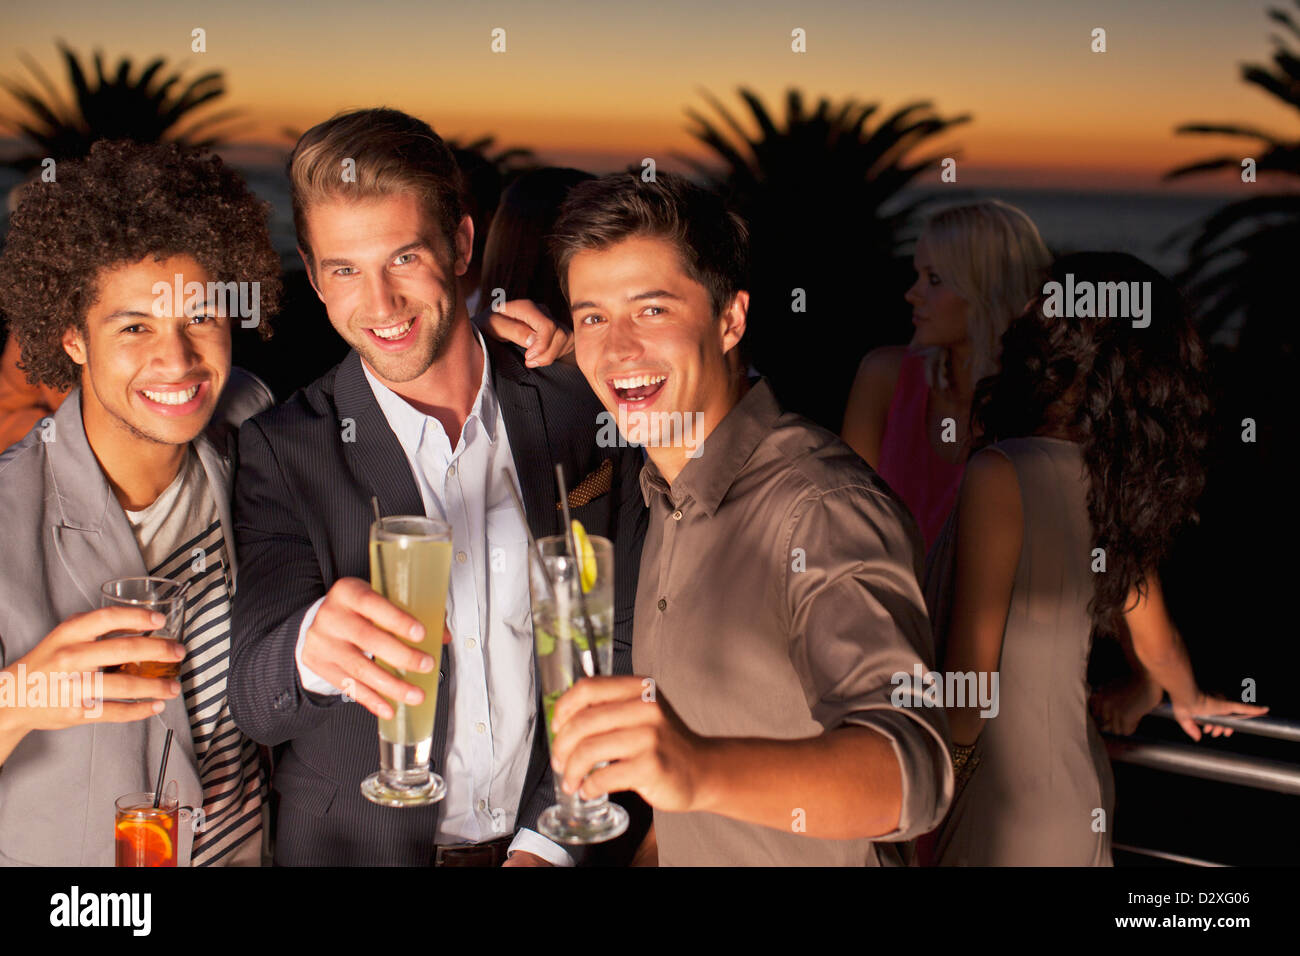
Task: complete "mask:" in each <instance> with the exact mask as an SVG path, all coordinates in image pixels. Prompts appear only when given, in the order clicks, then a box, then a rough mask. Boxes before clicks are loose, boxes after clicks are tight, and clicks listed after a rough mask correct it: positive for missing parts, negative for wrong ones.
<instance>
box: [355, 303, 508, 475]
mask: <svg viewBox="0 0 1300 956" xmlns="http://www.w3.org/2000/svg"><path fill="white" fill-rule="evenodd" d="M471 329H472V330H473V332H474V340H475V341H476V342H478V347H479V349H480V350H481V351H482V352H483V377H482V379H480V381H479V386H478V394H477V395H475V396H474V404H473V406H471V408H470V412H469V416H468V417H467V418H466V419H465V426H466V427H467V428H468V427H469V423H470V421H471V420H472V421H476V422H477V423H478V426H479V427H481V428H482V429H483V431H484V432H485V433H486V434H487V438H488V442H489V443H490V444H496V440H497V419H498V417H499V414H498V413H499V411H500V408H499V406H498V404H497V397H496V392H495V391H494V390H493V388H492V360H491V359H490V358H489V357H488V351H487V347H486V346H485V345H484V344H483V336H482V334H481V333H480V332H479V330H478V329H476V328H473V324H472V323H471ZM361 370H362V372H364V373H365V376H366V381H367V382H369V383H370V390H371V391H372V392H374V393H375V401H377V402H378V403H379V408H380V410H381V411H382V412H383V413H384V417H385V418H387V419H388V424H389V425H390V426H392V429H393V434H394V435H396V436H397V440H398V441H399V442H401V444H402V447H403V448H404V449H406V450H407V451H408V452H409V453H412V454H414V452H415V451H416V449H418V448H419V447H420V441H421V440H422V438H423V436H424V429H425V427H426V426H427V425H428V424H429V423H430V422H436V421H437V419H436V418H434V417H433V416H432V415H426V414H424V412H422V411H420V410H419V409H417V408H415V407H414V406H412V405H411V404H410V403H409V402H408V401H407V400H406V399H404V398H402V396H400V395H398V394H397V393H396V392H394V391H393V390H392V389H391V388H389V387H388V386H387V385H385V384H384V383H383V382H381V381H379V379H378V378H376V377H375V374H374V373H373V372H371V371H370V367H369V366H368V365H366V363H365V362H362V363H361ZM439 427H440V428H441V427H442V426H441V425H439ZM449 440H450V439H449ZM452 451H453V452H454V451H455V449H454V448H453V449H452Z"/></svg>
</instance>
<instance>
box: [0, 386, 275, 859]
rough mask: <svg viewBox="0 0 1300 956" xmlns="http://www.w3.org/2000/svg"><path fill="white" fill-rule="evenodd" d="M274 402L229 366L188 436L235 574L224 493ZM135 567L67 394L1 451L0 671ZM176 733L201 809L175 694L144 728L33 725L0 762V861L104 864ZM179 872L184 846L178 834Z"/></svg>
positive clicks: (183, 782)
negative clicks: (208, 414) (240, 449)
mask: <svg viewBox="0 0 1300 956" xmlns="http://www.w3.org/2000/svg"><path fill="white" fill-rule="evenodd" d="M272 404H274V400H273V397H272V395H271V392H270V390H269V389H268V388H267V387H266V385H265V384H263V383H262V382H261V381H260V380H259V379H258V378H257V377H256V376H254V375H251V374H249V373H247V372H244V371H243V370H241V369H232V371H231V376H230V380H229V382H228V383H227V384H226V388H225V391H224V392H223V393H222V396H221V400H220V402H219V403H218V405H217V409H216V411H215V413H214V414H213V416H212V421H211V422H210V423H209V424H208V427H207V429H206V430H205V431H204V432H203V433H202V434H200V435H199V437H198V438H196V439H195V440H194V447H195V450H196V451H197V452H198V455H199V458H200V460H201V461H202V463H203V468H204V471H205V472H206V473H207V476H208V482H209V484H210V486H211V487H212V488H213V490H214V491H215V492H216V498H217V510H218V512H219V513H220V516H221V528H222V532H223V535H224V537H225V542H226V554H227V555H229V559H230V564H231V578H232V579H233V578H234V573H235V536H234V529H233V526H232V524H231V519H230V491H231V483H232V479H233V473H234V459H235V451H236V437H237V434H238V428H239V424H240V423H241V422H242V421H243V420H244V419H245V418H248V417H249V416H250V415H254V414H256V413H258V412H260V411H262V410H264V409H266V408H268V407H270V406H271V405H272ZM147 573H148V572H147V570H146V569H145V566H144V559H143V558H142V557H141V555H140V549H139V547H138V546H137V545H136V541H135V536H134V534H133V533H132V531H131V526H130V524H129V523H128V522H127V520H126V515H125V514H124V513H123V511H122V508H121V506H120V505H119V504H118V502H117V499H116V498H115V497H114V496H113V493H112V490H111V489H110V488H109V485H108V481H107V480H106V479H105V477H104V473H103V471H101V470H100V467H99V463H98V462H97V461H96V459H95V455H94V453H93V452H92V451H91V449H90V445H89V443H88V442H87V440H86V433H85V430H84V428H83V427H82V421H81V392H80V389H73V390H72V392H71V393H70V394H69V395H68V397H67V399H65V400H64V402H63V404H62V405H61V406H60V407H59V410H58V411H57V412H56V413H55V414H54V419H53V429H52V432H51V431H50V430H49V429H46V430H44V431H43V430H42V428H41V426H40V424H37V426H36V427H35V428H33V429H32V431H31V432H29V433H28V434H27V437H25V438H24V439H23V440H22V441H20V442H19V443H18V444H16V445H14V446H12V447H11V448H9V449H8V450H7V451H6V452H5V453H4V454H3V455H0V667H7V666H9V665H11V664H13V663H14V662H15V661H17V660H18V659H19V658H21V657H22V656H24V655H25V654H27V653H28V652H29V651H31V649H32V648H33V647H35V646H36V645H37V644H38V643H39V642H40V641H41V640H42V639H43V638H44V637H45V635H46V634H48V633H49V632H50V631H51V630H53V629H54V627H55V626H57V625H58V624H59V623H60V622H61V621H63V620H65V619H67V618H68V617H70V616H72V615H73V614H79V613H82V612H84V611H91V610H94V609H95V608H97V607H99V606H100V600H99V599H100V591H99V587H100V585H101V584H102V583H103V582H105V581H107V580H109V579H111V578H118V577H127V576H133V575H144V574H147ZM169 728H170V729H172V730H174V731H175V732H176V733H175V738H174V740H173V742H172V753H171V757H170V758H169V761H168V764H167V776H168V778H169V779H174V780H176V781H177V783H178V784H179V786H180V801H181V804H182V805H183V806H185V805H188V806H194V807H198V806H202V804H203V800H202V790H201V788H200V786H199V776H198V767H197V764H196V762H195V757H194V742H193V740H192V738H191V735H190V725H189V717H188V715H187V713H186V709H185V703H184V699H183V695H181V696H178V697H176V698H174V699H172V700H169V701H168V702H167V707H166V709H165V710H164V711H163V712H162V713H161V714H158V715H156V716H154V717H150V718H148V719H146V720H139V721H134V722H132V723H126V724H115V723H92V724H83V725H81V726H77V727H68V728H65V729H63V730H53V731H34V732H32V733H29V734H28V735H27V736H26V737H24V738H23V740H22V741H21V742H20V743H19V744H18V746H17V747H16V748H14V751H13V753H12V754H10V756H9V758H8V760H6V761H5V762H4V764H3V765H0V865H4V866H22V865H40V866H112V865H113V862H114V848H113V804H114V801H115V800H116V799H117V798H118V797H120V796H122V795H123V794H127V793H133V792H137V791H147V790H151V789H152V788H153V777H154V775H155V774H156V773H157V772H158V762H159V759H160V758H161V756H162V745H163V741H164V739H165V737H166V734H167V730H168V729H169ZM180 829H181V840H180V843H179V845H178V847H177V864H178V865H180V866H187V865H189V856H190V849H191V843H192V837H191V834H190V833H189V832H188V828H186V827H181V828H180Z"/></svg>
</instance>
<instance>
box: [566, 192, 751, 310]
mask: <svg viewBox="0 0 1300 956" xmlns="http://www.w3.org/2000/svg"><path fill="white" fill-rule="evenodd" d="M634 236H647V237H653V238H660V239H667V240H668V241H670V242H671V243H672V244H673V245H674V246H675V247H676V248H677V252H678V254H679V255H680V256H681V259H682V265H683V267H684V268H685V270H686V273H687V275H689V276H690V277H691V278H692V279H694V280H695V281H696V282H698V283H700V285H702V286H704V288H706V289H707V290H708V292H709V303H710V305H711V306H712V308H713V314H714V315H715V316H718V315H721V314H722V312H723V310H724V309H726V307H727V306H728V305H729V304H730V303H731V300H732V299H733V298H734V297H735V295H736V293H737V292H740V291H741V290H743V289H745V288H747V287H748V285H749V229H748V227H747V226H746V225H745V221H744V220H743V219H741V218H740V217H739V216H738V215H736V214H735V213H734V212H731V211H730V210H729V209H727V206H726V203H725V202H724V201H723V199H722V197H721V196H719V195H718V194H717V193H715V192H712V191H711V190H708V189H705V188H704V187H703V186H697V185H696V184H695V183H693V182H691V181H690V180H689V179H687V178H686V177H685V176H679V175H677V174H675V173H658V174H657V175H656V177H655V179H654V181H653V182H645V181H643V180H642V179H641V176H640V175H639V173H612V174H610V175H608V176H602V177H600V178H599V179H593V180H590V181H588V182H585V183H579V184H578V185H577V186H574V187H573V189H571V190H570V191H569V194H568V196H567V197H566V198H565V200H564V205H563V206H561V207H560V216H559V219H558V220H557V221H556V223H555V229H554V231H553V232H552V234H551V239H550V244H551V253H552V255H554V256H555V267H556V273H557V275H558V277H559V280H560V288H561V290H563V292H564V295H565V297H566V298H568V295H569V275H568V272H569V263H570V262H571V261H572V260H573V257H574V256H575V255H577V254H578V253H579V252H585V251H589V250H593V249H603V248H606V247H608V246H611V245H613V244H614V243H616V242H621V241H622V240H624V239H629V238H632V237H634Z"/></svg>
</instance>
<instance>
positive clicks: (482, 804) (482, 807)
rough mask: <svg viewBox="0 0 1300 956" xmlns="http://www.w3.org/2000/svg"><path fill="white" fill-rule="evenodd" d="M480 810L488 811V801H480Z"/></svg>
mask: <svg viewBox="0 0 1300 956" xmlns="http://www.w3.org/2000/svg"><path fill="white" fill-rule="evenodd" d="M478 808H479V809H480V810H486V809H487V801H486V800H480V801H479V802H478Z"/></svg>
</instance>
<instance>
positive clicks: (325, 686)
mask: <svg viewBox="0 0 1300 956" xmlns="http://www.w3.org/2000/svg"><path fill="white" fill-rule="evenodd" d="M324 601H325V599H324V598H323V597H321V598H317V599H316V603H315V604H313V605H312V606H311V607H309V608H307V613H306V614H304V615H303V617H302V624H301V625H300V626H299V628H298V643H297V644H296V645H295V646H294V649H293V660H294V663H295V664H297V665H298V680H300V681H301V682H302V689H303V690H306V691H311V692H312V693H313V694H324V695H326V696H337V695H339V694H341V693H343V691H342V690H340V689H339V688H337V687H335V686H334V685H333V684H331V683H330V682H329V681H327V680H326V679H325V678H323V677H321V676H320V675H319V674H317V673H316V672H315V671H314V670H312V669H311V668H310V667H308V666H307V665H306V664H304V663H303V662H302V645H303V643H304V642H305V641H306V640H307V628H309V627H311V622H312V621H314V620H316V612H317V611H319V610H320V606H321V604H322V603H324Z"/></svg>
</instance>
